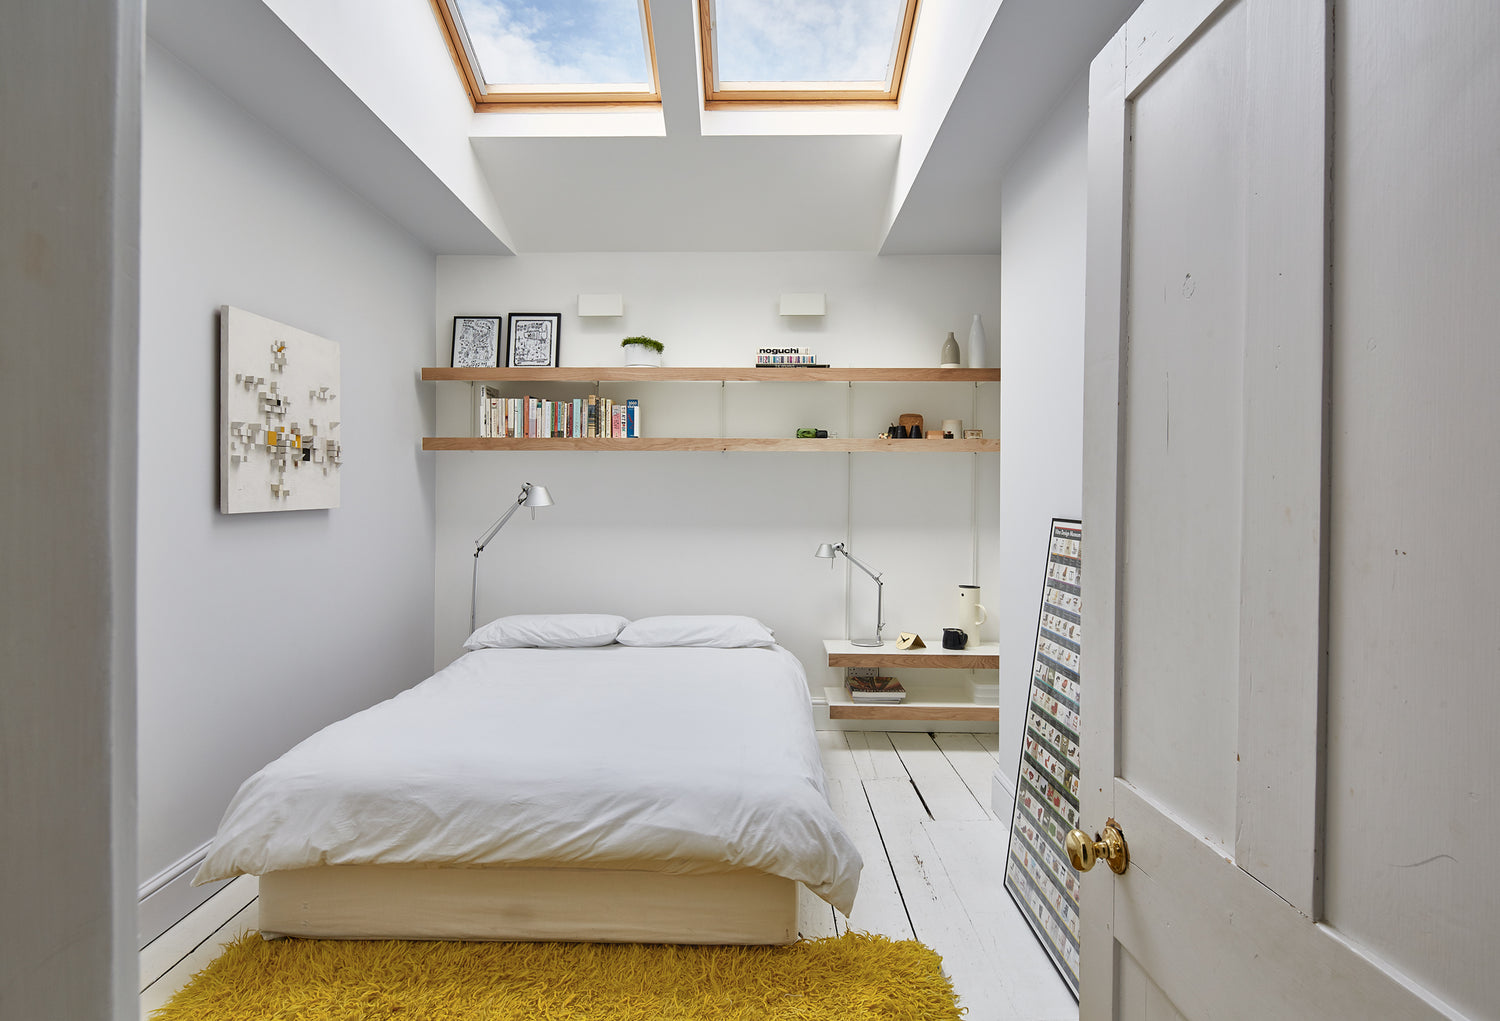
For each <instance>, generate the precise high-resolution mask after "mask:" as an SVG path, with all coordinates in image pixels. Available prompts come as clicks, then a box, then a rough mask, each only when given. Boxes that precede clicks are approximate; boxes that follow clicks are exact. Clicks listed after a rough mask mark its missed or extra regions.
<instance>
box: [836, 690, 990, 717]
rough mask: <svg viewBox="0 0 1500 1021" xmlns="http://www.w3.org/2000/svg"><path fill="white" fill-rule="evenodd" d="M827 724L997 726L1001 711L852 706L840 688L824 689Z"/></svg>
mask: <svg viewBox="0 0 1500 1021" xmlns="http://www.w3.org/2000/svg"><path fill="white" fill-rule="evenodd" d="M823 694H824V696H825V697H826V698H827V699H828V718H829V719H830V720H964V721H971V722H983V723H998V722H1000V707H999V706H997V705H979V704H977V703H975V702H961V701H952V702H924V701H920V700H916V701H912V702H899V703H897V704H896V705H875V704H872V703H869V702H854V701H851V700H850V698H849V693H848V692H847V691H845V690H844V689H843V688H842V687H832V686H830V687H826V688H824V689H823Z"/></svg>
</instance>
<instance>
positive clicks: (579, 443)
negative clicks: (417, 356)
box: [422, 436, 1000, 454]
mask: <svg viewBox="0 0 1500 1021" xmlns="http://www.w3.org/2000/svg"><path fill="white" fill-rule="evenodd" d="M422 449H423V450H557V451H566V450H579V451H584V450H607V451H637V452H650V451H671V450H679V451H710V452H731V451H742V452H750V453H755V452H764V453H806V454H839V453H845V454H998V453H1000V441H999V440H882V439H857V440H845V439H827V440H798V439H778V438H775V437H727V438H715V437H695V436H655V437H642V438H640V439H635V440H621V439H606V438H602V437H591V438H587V439H528V440H517V439H502V438H498V437H486V438H480V437H473V436H425V437H423V438H422Z"/></svg>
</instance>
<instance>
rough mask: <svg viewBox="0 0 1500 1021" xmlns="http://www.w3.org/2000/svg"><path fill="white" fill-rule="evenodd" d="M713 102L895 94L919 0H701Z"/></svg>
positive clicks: (889, 97) (708, 92)
mask: <svg viewBox="0 0 1500 1021" xmlns="http://www.w3.org/2000/svg"><path fill="white" fill-rule="evenodd" d="M698 10H699V18H700V20H701V22H702V24H701V25H700V28H701V32H702V38H703V84H704V95H705V96H706V98H707V99H708V100H709V101H710V102H725V101H752V102H775V103H787V102H827V101H850V100H865V101H869V100H875V101H881V100H884V101H891V102H893V101H895V100H896V99H897V97H898V96H899V95H900V92H901V77H902V72H903V71H904V70H905V67H906V51H907V46H908V44H909V43H910V41H911V32H912V27H913V25H914V24H915V22H916V14H917V0H698Z"/></svg>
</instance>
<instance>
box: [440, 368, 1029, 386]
mask: <svg viewBox="0 0 1500 1021" xmlns="http://www.w3.org/2000/svg"><path fill="white" fill-rule="evenodd" d="M422 378H423V379H424V380H429V381H438V382H442V381H448V382H460V383H998V382H1000V370H999V369H757V368H754V367H753V366H752V367H749V368H675V367H674V368H662V369H651V368H626V367H625V366H621V365H611V366H592V367H590V366H582V367H579V366H564V367H562V368H556V369H498V368H496V369H454V368H449V367H447V366H441V365H439V366H429V367H427V368H424V369H423V370H422Z"/></svg>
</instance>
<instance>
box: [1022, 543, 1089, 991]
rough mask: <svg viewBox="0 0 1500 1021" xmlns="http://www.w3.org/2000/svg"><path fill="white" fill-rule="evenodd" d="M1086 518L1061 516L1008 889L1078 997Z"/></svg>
mask: <svg viewBox="0 0 1500 1021" xmlns="http://www.w3.org/2000/svg"><path fill="white" fill-rule="evenodd" d="M1082 553H1083V524H1082V523H1081V522H1079V521H1074V520H1069V519H1064V518H1053V519H1052V529H1051V534H1050V536H1049V540H1048V544H1047V573H1046V577H1045V578H1043V580H1042V605H1041V611H1040V613H1039V614H1038V619H1037V629H1036V652H1035V654H1034V655H1033V657H1032V660H1031V684H1030V688H1029V690H1028V692H1027V698H1026V728H1025V731H1024V733H1023V734H1022V735H1021V763H1020V766H1019V767H1018V769H1017V772H1016V805H1015V811H1014V813H1013V814H1012V817H1011V827H1010V850H1009V851H1008V852H1007V854H1006V858H1005V888H1006V890H1008V891H1010V895H1011V897H1012V898H1013V899H1014V900H1015V902H1016V905H1017V906H1018V907H1019V908H1020V909H1021V913H1022V914H1023V915H1024V916H1025V917H1026V921H1027V922H1029V923H1030V924H1031V928H1032V930H1033V931H1034V932H1035V933H1036V936H1037V939H1039V940H1040V941H1041V943H1042V946H1043V947H1044V948H1046V951H1047V954H1048V955H1049V956H1050V957H1051V958H1052V963H1053V964H1055V965H1056V966H1057V970H1058V972H1059V973H1060V974H1061V975H1062V977H1063V980H1064V981H1066V982H1067V983H1068V988H1069V989H1071V990H1072V991H1073V996H1074V998H1075V999H1076V998H1077V997H1078V884H1079V878H1080V877H1079V875H1078V873H1077V872H1074V871H1073V868H1072V866H1071V865H1069V864H1068V854H1067V851H1066V850H1065V844H1066V841H1067V839H1068V831H1069V830H1071V829H1073V828H1074V827H1075V826H1077V825H1078V694H1079V685H1078V664H1079V638H1080V635H1081V630H1082V627H1081V619H1082V618H1081V617H1080V616H1079V611H1080V609H1081V606H1082V600H1081V598H1080V590H1079V580H1080V577H1079V573H1080V569H1081V567H1082V562H1083V561H1082Z"/></svg>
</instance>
